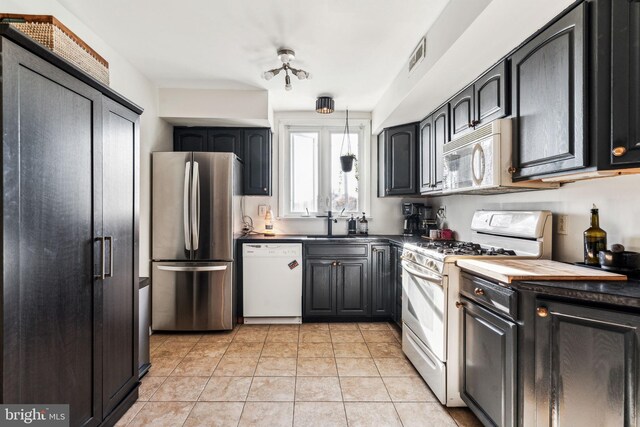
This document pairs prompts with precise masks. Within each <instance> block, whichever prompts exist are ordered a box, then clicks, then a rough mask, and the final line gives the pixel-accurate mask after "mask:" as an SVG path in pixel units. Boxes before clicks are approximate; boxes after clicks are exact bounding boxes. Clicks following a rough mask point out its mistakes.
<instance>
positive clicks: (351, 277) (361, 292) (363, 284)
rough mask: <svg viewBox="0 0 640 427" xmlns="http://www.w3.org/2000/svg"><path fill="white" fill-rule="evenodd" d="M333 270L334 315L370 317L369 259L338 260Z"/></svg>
mask: <svg viewBox="0 0 640 427" xmlns="http://www.w3.org/2000/svg"><path fill="white" fill-rule="evenodd" d="M334 268H335V269H336V285H335V287H336V296H337V305H336V314H337V315H338V316H368V315H370V314H371V306H370V305H369V290H370V284H369V283H368V274H369V273H368V270H369V259H368V258H364V259H363V258H359V259H353V260H340V261H337V265H336V266H335V267H334Z"/></svg>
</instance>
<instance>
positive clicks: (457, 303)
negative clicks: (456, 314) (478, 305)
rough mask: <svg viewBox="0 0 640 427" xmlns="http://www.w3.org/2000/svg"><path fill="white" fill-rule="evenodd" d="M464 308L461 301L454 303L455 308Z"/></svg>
mask: <svg viewBox="0 0 640 427" xmlns="http://www.w3.org/2000/svg"><path fill="white" fill-rule="evenodd" d="M462 307H464V303H463V302H461V301H456V308H462Z"/></svg>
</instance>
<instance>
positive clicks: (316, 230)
mask: <svg viewBox="0 0 640 427" xmlns="http://www.w3.org/2000/svg"><path fill="white" fill-rule="evenodd" d="M349 117H350V118H351V119H368V120H370V119H371V115H370V114H369V113H358V112H349ZM304 118H307V119H310V120H324V121H329V120H331V121H335V120H336V119H340V120H344V112H335V113H333V114H330V115H328V116H325V115H321V114H317V113H316V112H281V113H275V114H274V123H275V126H274V128H275V132H274V134H273V163H272V168H273V191H272V196H271V197H262V196H245V197H244V205H245V214H246V215H249V216H251V217H252V218H253V222H254V227H255V228H256V230H258V231H260V230H264V218H260V217H258V206H259V205H271V207H272V209H273V211H274V212H275V214H276V216H277V215H278V212H277V207H278V182H279V179H280V176H279V161H278V160H279V139H280V135H279V134H278V123H279V121H280V120H286V119H304ZM377 151H378V150H377V138H376V137H374V136H372V137H371V147H370V150H369V152H370V165H369V177H370V179H369V181H370V188H369V192H370V193H369V194H370V199H369V200H370V203H371V209H370V212H367V213H366V214H367V217H369V216H370V217H372V219H371V220H370V221H369V233H371V234H398V233H400V232H402V215H401V208H400V203H401V201H402V199H401V198H394V197H390V198H384V199H379V198H378V197H377V182H378V168H377V164H378V158H377ZM274 228H275V230H276V233H280V234H303V235H306V234H323V233H326V231H327V223H326V219H322V218H299V219H291V218H286V219H277V220H276V222H275V224H274ZM333 230H334V234H346V233H347V222H346V218H344V219H338V223H337V224H334V225H333Z"/></svg>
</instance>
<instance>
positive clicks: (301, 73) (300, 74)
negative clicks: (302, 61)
mask: <svg viewBox="0 0 640 427" xmlns="http://www.w3.org/2000/svg"><path fill="white" fill-rule="evenodd" d="M296 76H297V77H298V80H304V79H306V78H307V77H309V73H307V72H306V71H304V70H298V72H297V73H296Z"/></svg>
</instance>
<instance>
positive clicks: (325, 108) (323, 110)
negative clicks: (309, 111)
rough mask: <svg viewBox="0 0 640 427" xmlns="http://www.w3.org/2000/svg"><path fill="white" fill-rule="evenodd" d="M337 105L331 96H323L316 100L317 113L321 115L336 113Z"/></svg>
mask: <svg viewBox="0 0 640 427" xmlns="http://www.w3.org/2000/svg"><path fill="white" fill-rule="evenodd" d="M334 107H335V104H334V102H333V98H331V97H330V96H321V97H319V98H318V99H316V112H318V113H320V114H331V113H333V111H334Z"/></svg>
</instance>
